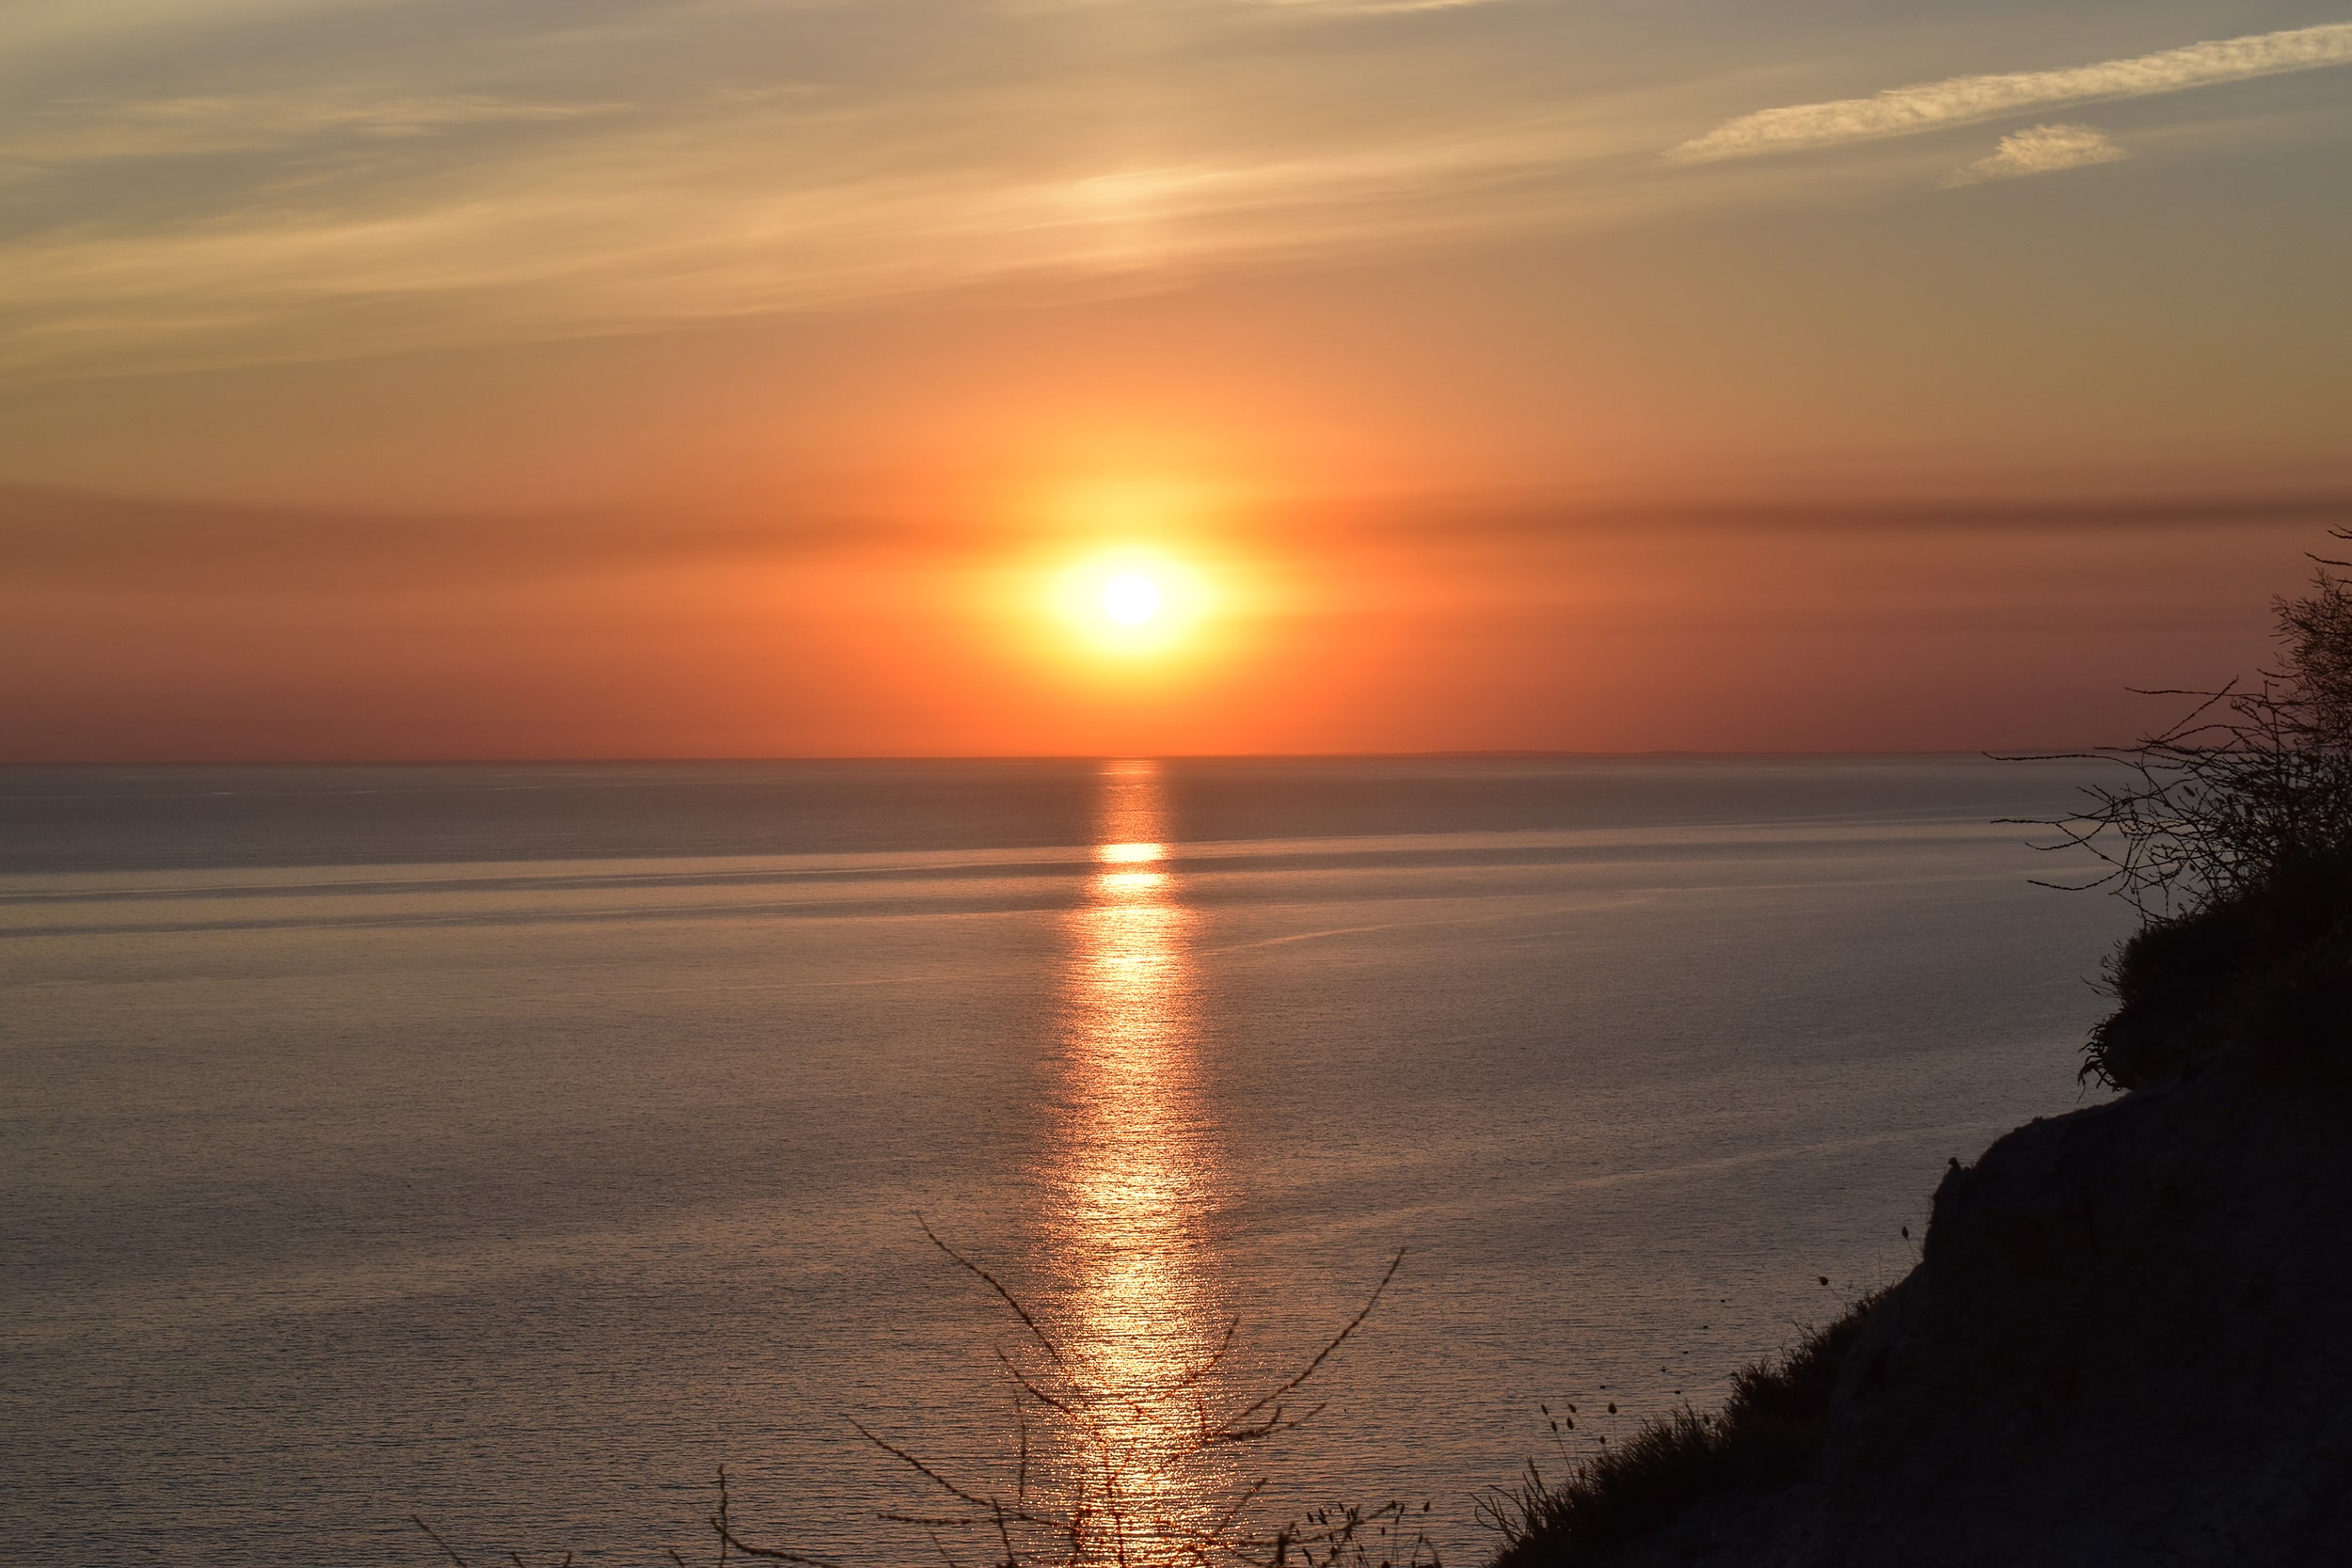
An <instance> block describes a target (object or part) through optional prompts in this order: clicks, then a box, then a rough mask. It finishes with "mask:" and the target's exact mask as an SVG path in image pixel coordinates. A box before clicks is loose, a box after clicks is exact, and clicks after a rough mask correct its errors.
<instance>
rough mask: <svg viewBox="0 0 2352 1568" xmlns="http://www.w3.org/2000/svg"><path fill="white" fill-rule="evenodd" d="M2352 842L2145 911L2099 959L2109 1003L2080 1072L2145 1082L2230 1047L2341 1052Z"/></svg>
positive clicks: (2180, 1072) (2124, 1083) (2130, 1085)
mask: <svg viewBox="0 0 2352 1568" xmlns="http://www.w3.org/2000/svg"><path fill="white" fill-rule="evenodd" d="M2347 958H2352V852H2338V853H2334V854H2328V855H2319V856H2314V857H2312V858H2310V859H2307V860H2301V861H2297V862H2295V863H2288V864H2284V865H2281V866H2279V867H2277V868H2275V869H2274V870H2273V871H2272V872H2271V873H2270V875H2269V877H2268V878H2267V879H2265V880H2264V881H2262V882H2259V883H2254V884H2250V885H2247V886H2244V887H2240V888H2238V889H2236V890H2234V891H2233V892H2231V893H2229V894H2228V895H2223V896H2220V897H2217V898H2212V899H2209V900H2207V901H2206V902H2204V903H2202V904H2201V905H2199V906H2198V907H2196V908H2194V909H2191V910H2189V911H2185V912H2184V913H2182V914H2178V915H2173V916H2169V917H2163V918H2157V919H2153V920H2151V921H2150V922H2149V923H2148V924H2147V925H2146V926H2144V927H2142V928H2141V929H2140V930H2139V931H2138V932H2137V934H2136V935H2134V936H2133V937H2131V938H2130V940H2128V941H2127V942H2124V944H2123V946H2122V951H2121V952H2120V953H2118V954H2117V956H2116V958H2115V959H2114V961H2113V962H2112V963H2111V964H2110V965H2109V966H2108V971H2107V978H2108V982H2109V984H2110V986H2111V987H2112V989H2113V990H2114V992H2115V998H2116V1003H2117V1006H2116V1010H2115V1011H2114V1012H2113V1013H2112V1014H2111V1015H2109V1016H2108V1017H2107V1018H2106V1021H2105V1022H2101V1023H2100V1024H2099V1025H2098V1026H2097V1027H2096V1028H2095V1029H2093V1030H2092V1031H2091V1035H2090V1046H2089V1048H2088V1050H2087V1052H2086V1059H2085V1063H2084V1069H2083V1070H2084V1072H2085V1073H2086V1074H2089V1075H2095V1076H2097V1077H2098V1078H2100V1079H2101V1080H2103V1081H2104V1082H2106V1083H2107V1084H2110V1085H2114V1086H2115V1087H2117V1088H2123V1089H2142V1088H2152V1087H2154V1086H2156V1085H2161V1084H2167V1083H2171V1082H2174V1081H2176V1080H2178V1079H2180V1078H2181V1077H2183V1076H2185V1075H2186V1074H2188V1073H2190V1072H2193V1071H2195V1070H2196V1069H2198V1068H2199V1067H2201V1065H2203V1064H2204V1063H2205V1062H2207V1061H2209V1060H2211V1059H2212V1058H2213V1057H2214V1056H2216V1055H2217V1054H2219V1053H2223V1052H2226V1051H2233V1050H2244V1049H2260V1050H2263V1051H2265V1052H2271V1053H2279V1054H2280V1055H2282V1056H2289V1057H2295V1058H2299V1059H2301V1060H2303V1061H2304V1062H2305V1063H2306V1064H2307V1065H2308V1064H2310V1063H2311V1062H2312V1061H2314V1060H2315V1059H2317V1058H2318V1057H2319V1056H2321V1055H2322V1054H2325V1055H2328V1056H2340V1055H2345V1054H2346V1053H2347V1051H2348V1050H2352V1041H2346V1040H2344V1039H2343V1038H2342V1031H2341V1028H2340V1026H2339V1025H2340V1022H2341V1020H2342V1019H2343V1018H2344V1017H2345V1016H2347V1015H2346V1011H2345V1006H2346V1004H2347V1002H2352V995H2347V990H2352V965H2347Z"/></svg>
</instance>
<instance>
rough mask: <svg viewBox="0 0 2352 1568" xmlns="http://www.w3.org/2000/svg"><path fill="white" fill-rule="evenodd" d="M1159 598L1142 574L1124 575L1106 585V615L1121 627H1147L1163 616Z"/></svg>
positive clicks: (1155, 587) (1153, 584) (1104, 595)
mask: <svg viewBox="0 0 2352 1568" xmlns="http://www.w3.org/2000/svg"><path fill="white" fill-rule="evenodd" d="M1160 596H1161V595H1160V585H1159V584H1158V583H1156V582H1153V581H1152V579H1151V578H1148V577H1145V576H1144V575H1143V574H1142V573H1141V572H1121V573H1120V574H1119V576H1117V577H1115V578H1111V580H1110V581H1108V582H1106V583H1104V585H1103V613H1104V614H1105V615H1107V616H1109V617H1110V618H1111V619H1112V620H1114V621H1116V622H1118V623H1119V624H1120V626H1146V625H1149V624H1150V623H1151V621H1152V617H1154V616H1156V615H1157V614H1159V612H1160Z"/></svg>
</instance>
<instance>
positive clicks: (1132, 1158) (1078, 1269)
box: [1048, 762, 1233, 1556]
mask: <svg viewBox="0 0 2352 1568" xmlns="http://www.w3.org/2000/svg"><path fill="white" fill-rule="evenodd" d="M1169 836H1170V835H1169V833H1168V807H1167V800H1166V797H1165V784H1164V781H1163V778H1162V776H1161V772H1160V768H1159V766H1158V765H1157V764H1156V763H1151V762H1115V763H1107V764H1105V765H1104V769H1103V773H1102V776H1101V782H1100V784H1099V794H1098V797H1097V803H1096V811H1095V833H1094V858H1095V863H1096V867H1095V870H1094V871H1093V872H1092V874H1091V875H1090V876H1089V879H1088V886H1087V895H1086V899H1085V901H1084V903H1083V904H1082V905H1081V906H1080V907H1079V908H1078V909H1077V910H1075V911H1073V912H1072V914H1071V916H1070V927H1069V947H1068V960H1067V968H1066V971H1065V980H1064V992H1063V998H1062V1001H1063V1028H1064V1040H1063V1051H1064V1061H1065V1063H1066V1069H1065V1070H1066V1073H1067V1077H1066V1081H1065V1085H1064V1092H1063V1095H1062V1097H1061V1106H1060V1116H1059V1125H1058V1127H1057V1138H1056V1140H1055V1145H1054V1154H1053V1162H1054V1163H1053V1166H1052V1168H1051V1170H1050V1172H1049V1174H1048V1192H1049V1195H1050V1196H1049V1202H1050V1204H1051V1208H1050V1211H1049V1238H1048V1242H1049V1246H1050V1248H1051V1250H1052V1252H1053V1254H1054V1265H1055V1272H1056V1273H1057V1274H1058V1275H1061V1277H1062V1278H1063V1279H1064V1280H1065V1281H1067V1282H1068V1290H1069V1296H1068V1298H1067V1311H1068V1318H1067V1321H1066V1324H1065V1328H1064V1332H1065V1334H1066V1335H1067V1343H1066V1344H1065V1346H1064V1349H1065V1352H1066V1353H1067V1354H1069V1355H1070V1356H1071V1358H1072V1359H1073V1361H1074V1362H1076V1363H1078V1367H1077V1373H1078V1377H1079V1379H1080V1381H1082V1382H1083V1383H1084V1384H1085V1385H1086V1386H1087V1388H1088V1393H1089V1398H1088V1401H1087V1403H1088V1407H1089V1413H1090V1417H1091V1419H1092V1420H1093V1421H1095V1422H1096V1423H1098V1427H1097V1435H1096V1437H1095V1438H1094V1440H1093V1441H1092V1442H1091V1443H1090V1444H1089V1443H1082V1444H1081V1445H1080V1446H1081V1447H1082V1448H1086V1447H1091V1448H1092V1449H1094V1450H1095V1451H1093V1452H1091V1453H1089V1454H1073V1455H1071V1456H1069V1457H1070V1458H1071V1459H1073V1460H1074V1461H1077V1462H1079V1463H1082V1464H1088V1465H1090V1466H1091V1467H1092V1468H1093V1470H1094V1471H1095V1472H1096V1473H1095V1475H1094V1476H1093V1477H1092V1478H1090V1479H1089V1481H1085V1482H1084V1483H1083V1484H1084V1485H1085V1486H1086V1488H1087V1490H1088V1491H1089V1492H1090V1493H1093V1494H1096V1495H1097V1499H1098V1503H1099V1504H1100V1505H1102V1506H1104V1507H1106V1508H1108V1509H1110V1510H1112V1511H1115V1512H1117V1513H1119V1515H1120V1519H1119V1528H1123V1529H1125V1530H1127V1531H1129V1532H1131V1534H1132V1535H1133V1536H1134V1537H1135V1539H1133V1540H1131V1541H1130V1542H1129V1543H1128V1544H1130V1545H1131V1546H1144V1547H1145V1548H1146V1549H1147V1552H1148V1551H1149V1550H1150V1548H1152V1547H1154V1546H1156V1547H1159V1548H1161V1549H1162V1550H1163V1551H1166V1550H1168V1549H1169V1548H1173V1549H1174V1551H1173V1555H1177V1556H1182V1555H1184V1546H1183V1542H1184V1538H1186V1537H1189V1536H1192V1535H1193V1534H1194V1532H1197V1531H1200V1530H1202V1529H1204V1528H1210V1527H1211V1526H1212V1525H1213V1523H1214V1520H1215V1518H1216V1515H1217V1514H1218V1513H1220V1512H1221V1502H1220V1499H1221V1498H1223V1497H1225V1496H1226V1495H1227V1494H1228V1491H1229V1489H1230V1488H1231V1486H1232V1481H1233V1474H1232V1465H1231V1464H1230V1462H1229V1460H1228V1459H1227V1457H1226V1455H1225V1453H1224V1451H1223V1450H1221V1449H1218V1448H1216V1447H1215V1446H1209V1447H1207V1448H1204V1447H1203V1443H1202V1437H1203V1433H1204V1432H1205V1431H1206V1429H1207V1428H1208V1427H1209V1426H1210V1425H1212V1424H1214V1423H1215V1421H1216V1419H1217V1418H1218V1416H1219V1415H1220V1414H1221V1410H1220V1408H1219V1404H1218V1402H1217V1391H1216V1387H1215V1384H1216V1379H1215V1378H1214V1377H1209V1378H1203V1377H1201V1376H1200V1375H1199V1369H1200V1368H1201V1367H1202V1366H1203V1364H1204V1363H1205V1362H1206V1361H1207V1360H1208V1359H1209V1358H1210V1357H1211V1356H1212V1355H1213V1354H1214V1353H1215V1352H1216V1350H1217V1348H1218V1345H1219V1343H1220V1341H1221V1340H1222V1339H1223V1338H1224V1336H1225V1333H1226V1331H1227V1320H1226V1318H1225V1317H1224V1315H1223V1312H1222V1310H1221V1307H1220V1303H1219V1302H1218V1300H1217V1294H1216V1291H1215V1289H1214V1288H1213V1285H1212V1283H1211V1280H1210V1277H1209V1270H1208V1268H1207V1266H1206V1259H1205V1248H1204V1238H1203V1236H1202V1233H1201V1231H1202V1226H1203V1224H1204V1221H1205V1219H1206V1216H1207V1214H1208V1212H1209V1211H1210V1209H1211V1207H1212V1205H1213V1203H1214V1200H1215V1196H1216V1160H1215V1154H1214V1148H1213V1147H1212V1146H1213V1141H1214V1140H1213V1139H1211V1138H1210V1137H1209V1136H1208V1135H1207V1129H1206V1126H1205V1124H1204V1119H1203V1112H1202V1109H1201V1104H1202V1101H1203V1098H1204V1097H1203V1096H1202V1095H1201V1093H1200V1083H1199V1072H1200V1062H1199V1050H1200V1034H1199V1027H1198V1018H1197V1011H1196V1006H1195V1003H1196V974H1195V966H1194V962H1193V957H1192V936H1193V926H1194V919H1195V917H1194V915H1193V912H1192V911H1189V910H1187V909H1186V908H1184V904H1183V903H1182V901H1181V899H1180V898H1179V896H1178V889H1177V885H1176V878H1175V876H1174V874H1173V872H1172V871H1171V869H1170V868H1169V865H1168V852H1169V849H1170V847H1171V846H1170V843H1169ZM1121 1555H1124V1554H1121Z"/></svg>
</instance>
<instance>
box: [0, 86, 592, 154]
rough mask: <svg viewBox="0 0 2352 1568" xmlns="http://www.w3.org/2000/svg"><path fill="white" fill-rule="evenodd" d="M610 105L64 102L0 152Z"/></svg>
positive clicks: (415, 129)
mask: <svg viewBox="0 0 2352 1568" xmlns="http://www.w3.org/2000/svg"><path fill="white" fill-rule="evenodd" d="M612 107H613V105H610V104H595V103H519V102H511V101H502V100H499V99H495V98H491V97H488V96H485V95H483V94H468V95H450V94H442V95H432V94H395V95H380V94H345V93H327V92H310V93H300V94H275V95H263V94H246V95H241V96H216V97H200V98H164V99H149V100H144V101H138V102H132V103H75V102H67V103H59V104H54V105H51V106H50V107H49V108H48V109H47V111H46V112H45V113H42V114H40V115H37V116H33V117H28V118H27V119H26V120H25V121H24V122H23V123H21V124H20V125H18V126H15V127H9V128H5V129H0V158H6V159H8V160H10V161H12V162H14V163H16V164H18V165H20V166H24V167H26V168H40V167H45V166H57V165H65V164H73V163H82V162H90V161H96V160H103V159H109V158H141V157H149V158H151V157H193V156H200V155H204V154H210V153H219V152H241V151H252V150H262V149H271V148H292V147H297V146H299V145H301V144H303V143H305V142H310V141H315V140H317V139H319V138H322V137H329V136H338V135H342V136H362V137H375V138H381V137H400V136H420V135H433V134H435V133H437V132H444V131H452V130H455V129H458V128H460V127H465V126H474V125H491V124H500V123H509V122H532V121H549V120H566V119H580V118H582V117H585V116H588V115H594V114H598V113H602V112H609V111H610V110H611V109H612Z"/></svg>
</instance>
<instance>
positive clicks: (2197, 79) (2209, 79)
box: [1666, 22, 2352, 164]
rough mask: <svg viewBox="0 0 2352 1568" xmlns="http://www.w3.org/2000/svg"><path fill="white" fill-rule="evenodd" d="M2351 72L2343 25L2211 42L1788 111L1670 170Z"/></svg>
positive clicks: (1760, 119)
mask: <svg viewBox="0 0 2352 1568" xmlns="http://www.w3.org/2000/svg"><path fill="white" fill-rule="evenodd" d="M2336 65H2352V22H2333V23H2328V24H2325V25H2322V26H2317V27H2297V28H2294V29H2292V30H2290V31H2287V32H2280V33H2258V34H2254V35H2251V36H2249V37H2247V38H2235V39H2217V40H2210V41H2207V42H2204V43H2192V44H2189V45H2187V46H2186V47H2185V48H2181V49H2167V50H2164V51H2162V52H2160V53H2158V54H2154V55H2135V56H2133V57H2132V58H2130V59H2123V60H2106V61H2103V62H2101V63H2099V64H2097V65H2084V66H2070V67H2066V68H2064V69H2061V70H2057V71H2009V72H2005V73H2002V74H1998V75H1990V76H1955V77H1951V78H1950V79H1948V80H1947V81H1942V82H1925V83H1920V84H1917V85H1915V86H1912V87H1890V88H1888V89H1887V90H1885V91H1884V92H1881V93H1877V94H1875V95H1873V96H1871V97H1868V98H1841V99H1837V100H1835V101H1833V102H1830V103H1794V104H1790V105H1788V106H1787V107H1785V108H1778V109H1762V110H1759V111H1757V112H1756V113H1755V114H1750V115H1741V116H1740V117H1739V118H1738V119H1728V120H1725V121H1724V123H1723V124H1721V125H1718V126H1717V127H1715V129H1713V130H1712V131H1709V132H1708V133H1707V135H1703V136H1698V137H1694V138H1693V139H1692V140H1690V141H1686V142H1684V143H1682V144H1681V145H1680V146H1678V147H1676V148H1674V149H1673V150H1670V151H1669V152H1668V153H1667V154H1666V156H1667V157H1668V158H1669V159H1671V160H1673V161H1674V162H1677V163H1685V164H1697V163H1712V162H1715V161H1717V160H1719V159H1724V158H1753V157H1756V156H1757V155H1759V154H1762V153H1767V152H1797V151H1802V150H1805V149H1807V148H1815V147H1831V146H1835V145H1836V144H1837V143H1840V142H1851V141H1867V140H1873V139H1876V138H1878V137H1882V136H1902V135H1914V134H1915V133H1918V132H1921V131H1934V130H1939V129H1941V128H1943V127H1945V126H1947V125H1968V124H1974V123H1976V122H1978V121H1980V120H1987V119H2000V118H2002V117H2004V116H2007V115H2013V114H2024V113H2027V112H2030V111H2033V110H2038V109H2048V108H2055V107H2058V106H2059V105H2062V104H2069V103H2096V102H2100V101H2103V100H2109V99H2118V98H2147V97H2153V96H2154V95H2156V94H2158V93H2167V92H2180V91H2183V90H2184V89H2185V88H2189V87H2209V86H2212V85H2214V84H2216V83H2220V82H2243V81H2249V80H2251V79H2252V78H2254V77H2258V76H2278V75H2283V74H2285V73H2286V72H2288V71H2315V70H2318V69H2320V68H2322V67H2324V66H2336Z"/></svg>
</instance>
